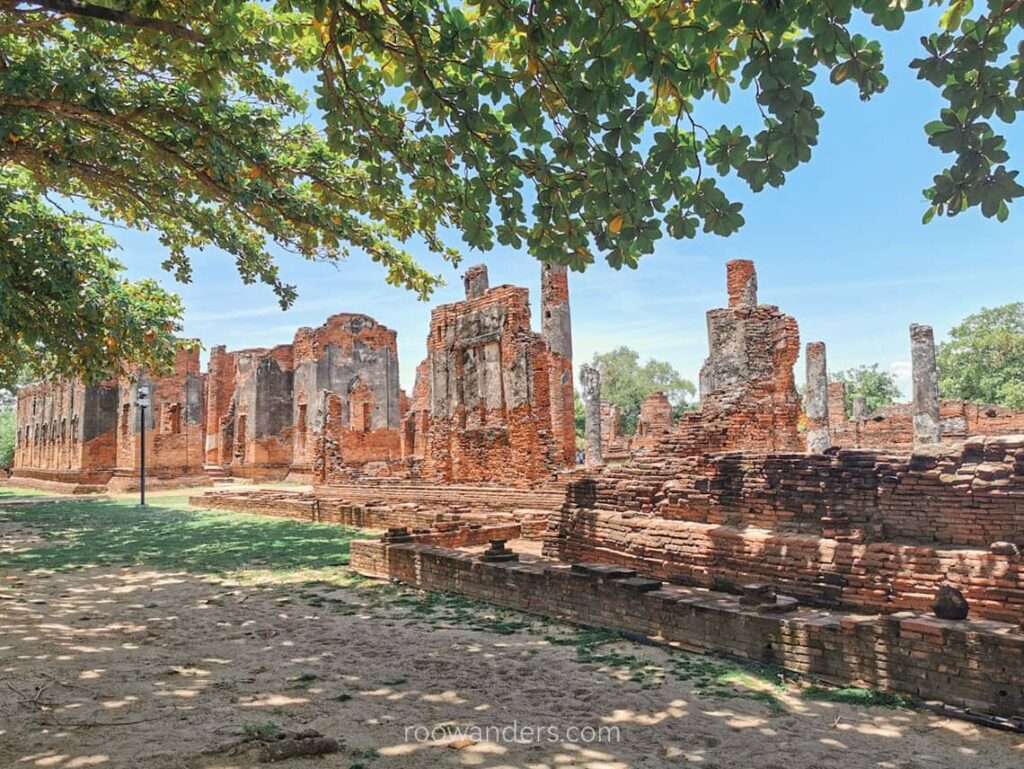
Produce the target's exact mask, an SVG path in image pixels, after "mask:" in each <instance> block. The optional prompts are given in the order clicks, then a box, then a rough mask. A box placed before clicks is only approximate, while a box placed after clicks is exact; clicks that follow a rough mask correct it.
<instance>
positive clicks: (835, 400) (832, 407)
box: [828, 382, 846, 432]
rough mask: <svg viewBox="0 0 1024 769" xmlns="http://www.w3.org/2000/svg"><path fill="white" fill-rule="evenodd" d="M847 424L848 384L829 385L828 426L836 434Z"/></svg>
mask: <svg viewBox="0 0 1024 769" xmlns="http://www.w3.org/2000/svg"><path fill="white" fill-rule="evenodd" d="M845 424H846V382H829V383H828V426H829V429H830V430H832V431H833V432H835V431H836V430H841V429H843V426H844V425H845Z"/></svg>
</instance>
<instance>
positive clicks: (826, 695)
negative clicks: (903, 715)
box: [801, 686, 916, 708]
mask: <svg viewBox="0 0 1024 769" xmlns="http://www.w3.org/2000/svg"><path fill="white" fill-rule="evenodd" d="M801 695H802V696H803V698H804V699H807V700H812V701H816V702H838V703H840V704H843V705H858V706H869V707H870V706H880V707H886V708H914V707H916V703H915V701H914V699H913V698H912V697H907V696H904V695H900V694H895V693H893V692H880V691H878V690H877V689H861V688H858V687H855V686H850V687H845V688H840V689H833V688H830V687H825V686H808V687H807V688H805V689H804V690H803V691H802V692H801Z"/></svg>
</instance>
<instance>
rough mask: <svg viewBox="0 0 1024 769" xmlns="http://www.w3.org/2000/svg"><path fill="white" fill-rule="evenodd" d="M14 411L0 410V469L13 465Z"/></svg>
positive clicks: (9, 409) (7, 408)
mask: <svg viewBox="0 0 1024 769" xmlns="http://www.w3.org/2000/svg"><path fill="white" fill-rule="evenodd" d="M14 417H15V415H14V409H12V408H9V407H6V408H0V468H4V469H6V468H8V467H10V466H11V465H12V464H14V432H15V429H16V428H15V424H14V422H15V418H14Z"/></svg>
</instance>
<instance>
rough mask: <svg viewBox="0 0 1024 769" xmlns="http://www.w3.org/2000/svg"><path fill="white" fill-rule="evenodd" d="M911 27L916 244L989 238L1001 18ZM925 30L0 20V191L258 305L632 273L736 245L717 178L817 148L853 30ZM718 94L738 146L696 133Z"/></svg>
mask: <svg viewBox="0 0 1024 769" xmlns="http://www.w3.org/2000/svg"><path fill="white" fill-rule="evenodd" d="M929 4H931V5H941V6H943V7H944V9H945V12H944V13H943V15H942V20H941V23H940V25H939V28H937V29H936V30H935V31H934V33H932V34H930V35H928V36H926V37H925V38H923V39H922V49H921V55H920V57H919V58H917V59H915V60H914V61H913V62H911V63H910V66H912V67H914V68H915V69H916V70H917V72H918V76H919V77H920V78H922V79H924V80H926V81H928V82H929V83H931V84H933V85H935V86H936V87H938V88H940V89H941V94H942V98H943V100H944V103H945V107H944V108H943V109H942V111H941V113H940V114H939V115H936V116H934V118H935V119H933V120H931V121H930V122H928V123H927V125H926V126H925V128H926V133H927V136H928V141H929V143H930V144H932V145H934V146H935V147H936V148H937V149H938V150H939V151H941V152H943V153H945V154H947V155H948V156H949V157H950V162H949V164H948V166H947V167H946V168H945V169H944V170H942V171H941V172H940V173H939V174H937V175H936V176H935V177H934V179H932V180H931V182H930V183H928V186H927V188H926V190H925V195H926V197H927V199H928V206H927V209H926V211H925V219H930V218H931V217H933V216H935V215H950V216H953V215H956V214H958V213H960V212H962V211H964V210H966V209H968V208H972V207H980V209H981V211H982V213H983V214H984V215H985V216H989V217H997V218H999V219H1005V218H1006V216H1007V215H1008V214H1009V206H1008V204H1009V203H1010V202H1011V201H1012V200H1013V199H1014V198H1016V197H1019V196H1020V195H1021V194H1022V193H1024V188H1022V187H1021V186H1020V185H1019V184H1018V183H1017V181H1016V177H1017V172H1016V171H1013V170H1011V169H1009V168H1008V167H1007V166H1006V163H1007V162H1008V160H1009V158H1008V155H1007V152H1006V148H1005V141H1004V139H1003V137H1002V135H1001V134H1000V131H1001V130H1002V126H1003V125H1005V124H1007V123H1009V122H1012V121H1013V119H1014V118H1015V116H1016V113H1017V112H1018V111H1019V110H1020V109H1021V105H1022V103H1024V100H1022V97H1024V84H1022V81H1021V48H1020V47H1019V46H1018V47H1017V48H1016V50H1014V49H1011V47H1010V45H1009V42H1010V41H1011V40H1012V39H1013V34H1014V32H1015V31H1016V30H1019V29H1020V28H1021V27H1022V26H1024V2H1022V1H1021V0H989V2H987V3H980V2H979V3H974V2H972V0H929ZM924 5H925V0H830V2H827V3H822V2H819V1H818V0H759V1H754V0H748V1H746V2H744V1H742V0H686V1H684V2H679V1H678V0H671V1H655V0H600V1H599V2H586V3H584V2H572V1H558V2H544V3H538V2H535V1H534V0H479V2H466V3H464V4H453V3H449V2H441V1H440V0H276V2H268V3H259V2H243V1H242V0H205V2H197V1H196V0H170V1H169V2H156V1H155V0H123V1H122V2H119V3H117V4H109V3H105V2H88V0H0V168H3V169H5V170H8V169H17V170H19V171H21V172H24V173H19V174H17V175H15V176H14V177H13V178H14V179H15V180H16V183H17V184H18V185H19V191H20V192H21V193H23V194H26V195H32V196H35V198H36V200H37V202H39V206H34V207H33V209H32V210H33V211H36V212H39V213H40V215H41V214H42V212H43V208H42V206H44V205H48V204H46V203H45V202H44V201H45V197H44V196H46V195H52V196H56V197H57V198H58V199H66V200H72V201H77V202H80V203H82V204H85V205H87V206H88V207H90V208H91V209H92V210H93V211H95V212H96V213H97V214H98V215H99V216H100V217H101V218H103V219H104V220H109V221H115V222H119V223H122V224H126V225H128V226H133V227H139V228H144V229H153V230H156V231H157V232H159V233H160V238H161V241H162V243H163V244H164V246H165V247H166V248H167V250H168V257H167V260H166V263H165V267H166V268H167V269H168V270H170V271H171V272H172V273H173V274H174V275H175V276H176V277H177V278H179V279H181V280H186V281H187V280H188V279H189V277H190V275H191V262H190V257H191V254H192V253H193V251H194V250H195V249H202V248H206V247H211V246H215V247H218V248H220V249H223V250H224V251H226V252H228V253H229V254H231V255H233V257H234V258H235V260H236V262H237V265H238V269H239V272H240V274H241V276H242V278H243V280H245V281H246V282H255V281H262V282H265V283H267V284H269V285H271V286H272V287H273V288H274V290H275V291H276V292H277V294H278V296H279V297H280V300H281V303H282V305H283V306H287V305H289V304H290V303H291V302H292V301H293V300H294V297H295V289H294V287H293V286H290V285H287V284H286V283H284V282H283V281H282V280H281V278H280V275H279V272H278V268H277V265H276V264H275V261H274V259H273V257H272V253H271V251H272V247H277V248H281V249H284V250H285V251H287V252H291V253H294V254H297V255H299V256H301V257H305V258H309V259H323V260H331V261H334V260H339V259H342V258H344V256H345V255H346V253H347V252H348V250H349V249H352V248H355V249H358V250H360V251H364V252H366V253H367V254H369V255H370V257H371V258H372V259H374V260H376V261H377V262H379V263H380V264H381V265H382V266H383V267H384V269H385V271H386V276H387V280H388V281H389V282H390V283H392V284H394V285H398V286H404V287H407V288H409V289H411V290H413V291H414V292H416V293H417V294H419V295H420V296H427V295H429V294H430V292H431V290H432V289H433V288H434V287H435V286H436V285H437V284H438V282H439V280H440V278H439V277H438V276H437V275H435V274H431V273H430V272H429V271H427V270H425V269H424V268H423V267H422V266H421V265H419V264H418V263H417V262H416V261H415V260H414V259H413V258H412V257H411V256H410V254H409V252H408V250H407V249H406V245H405V244H406V243H408V241H409V240H410V239H413V238H416V239H418V240H420V241H422V242H424V243H425V244H426V245H427V246H428V247H429V248H430V249H431V250H433V251H435V252H437V253H439V254H440V255H442V257H444V258H446V259H448V260H451V261H452V262H455V261H457V259H458V257H457V254H456V252H455V251H454V250H453V249H452V248H451V246H450V245H448V244H446V242H444V241H443V240H442V233H444V232H447V231H453V232H456V233H459V234H461V237H462V239H463V240H464V242H465V243H467V244H468V245H470V246H472V247H476V248H481V249H487V248H490V247H492V246H493V245H494V244H495V243H501V244H505V245H508V246H511V247H514V248H524V249H526V250H528V251H529V253H531V254H533V255H534V256H536V257H537V258H539V259H542V260H546V261H551V262H558V263H562V264H568V265H571V266H573V267H574V268H576V269H583V268H585V267H586V266H587V265H588V264H590V263H591V262H593V261H594V260H595V258H597V257H601V258H604V259H605V260H607V261H608V262H609V263H610V264H611V265H613V266H615V267H619V266H623V265H626V266H636V265H637V264H638V261H639V259H640V258H641V257H642V256H643V255H645V254H649V253H651V252H652V251H653V249H654V243H655V241H656V240H657V239H658V238H660V237H662V236H663V235H665V234H667V235H669V236H671V237H674V238H692V237H695V236H696V235H697V234H698V232H701V231H703V232H705V233H714V234H718V235H728V234H730V233H733V232H735V231H736V230H737V228H739V227H740V226H741V225H742V223H743V217H742V214H741V209H742V203H741V202H739V201H736V200H733V199H731V198H730V197H729V196H727V195H726V193H725V192H724V191H723V189H722V187H721V186H720V185H719V183H718V179H719V178H720V177H724V176H729V175H736V176H737V177H739V178H740V179H741V180H742V181H743V182H745V183H746V185H747V186H748V187H749V188H750V190H752V191H754V192H758V191H761V190H763V189H764V188H765V187H769V186H771V187H775V186H779V185H781V184H782V183H783V182H784V181H785V180H786V177H787V175H788V174H789V173H790V172H791V171H793V170H794V169H795V168H797V167H798V166H799V165H800V164H801V163H804V162H807V161H809V160H810V158H811V155H812V151H813V148H814V146H815V144H816V142H817V137H818V132H819V127H820V121H821V118H822V115H823V111H822V109H821V107H820V106H819V105H818V104H817V103H816V101H815V98H814V95H813V94H812V91H811V86H812V84H813V83H814V82H815V81H816V80H817V79H818V78H819V77H821V76H823V75H827V76H828V78H829V80H830V81H831V82H832V83H834V84H836V85H852V87H854V88H856V89H857V91H858V93H859V94H860V96H861V97H862V98H864V99H868V98H870V97H871V96H873V95H874V94H876V93H878V92H880V91H882V90H883V89H884V88H885V87H886V84H887V78H886V75H885V71H884V67H883V55H882V49H881V46H880V45H879V43H878V42H877V41H873V40H870V39H869V38H868V37H866V36H865V35H862V34H860V33H855V32H853V31H852V30H851V27H852V26H854V25H859V26H861V27H870V26H871V25H873V26H875V27H881V28H884V29H887V30H894V29H898V28H900V27H901V26H902V24H903V23H904V20H905V18H906V15H907V14H908V13H911V12H915V11H919V10H921V9H922V8H923V7H924ZM297 83H303V84H305V83H310V84H311V88H312V93H313V98H314V99H315V108H316V112H315V113H314V114H311V112H310V110H311V107H312V106H313V105H310V104H308V103H307V100H306V98H305V96H304V94H303V93H302V92H301V91H300V88H299V87H297V85H296V84H297ZM733 97H742V98H745V99H751V100H753V102H754V103H756V105H757V107H758V109H759V110H760V118H759V120H758V121H756V123H755V124H754V125H749V126H745V125H740V124H733V125H729V124H726V125H720V126H714V125H706V124H705V123H704V122H702V120H701V113H702V109H703V108H704V104H703V102H706V101H707V100H709V99H714V100H719V101H721V102H726V101H729V100H730V99H731V98H733ZM318 118H322V125H321V121H320V120H319V119H318ZM923 120H924V116H923V117H922V121H923ZM922 183H925V180H922ZM68 256H69V258H74V255H73V254H71V255H68Z"/></svg>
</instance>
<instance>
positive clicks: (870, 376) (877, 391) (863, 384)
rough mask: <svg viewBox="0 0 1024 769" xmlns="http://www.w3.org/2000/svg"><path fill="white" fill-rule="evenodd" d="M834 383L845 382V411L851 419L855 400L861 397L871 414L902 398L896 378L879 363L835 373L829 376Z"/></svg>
mask: <svg viewBox="0 0 1024 769" xmlns="http://www.w3.org/2000/svg"><path fill="white" fill-rule="evenodd" d="M829 379H831V380H832V381H833V382H843V383H844V384H845V385H846V391H845V403H844V406H845V409H846V416H847V418H849V417H850V416H852V414H853V399H854V398H857V397H860V398H863V399H864V404H865V406H866V408H867V411H868V413H869V414H870V413H871V412H873V411H878V409H880V408H882V407H883V406H888V405H889V404H891V403H895V402H896V400H897V399H898V398H899V397H900V388H899V385H897V384H896V377H895V376H893V375H892V374H891V373H890V372H888V371H882V370H880V369H879V367H878V364H877V363H873V364H871V365H870V366H857V367H856V368H849V369H846V370H845V371H833V372H832V373H830V374H829Z"/></svg>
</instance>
